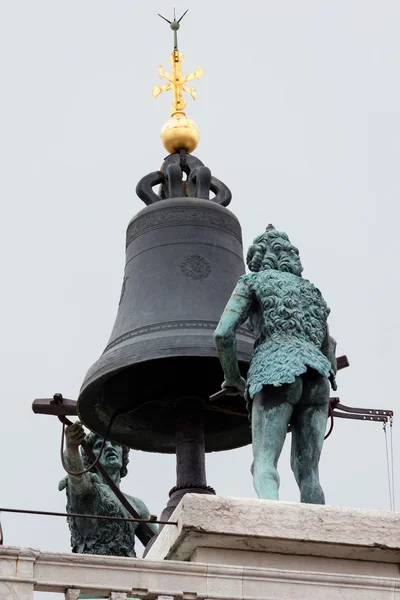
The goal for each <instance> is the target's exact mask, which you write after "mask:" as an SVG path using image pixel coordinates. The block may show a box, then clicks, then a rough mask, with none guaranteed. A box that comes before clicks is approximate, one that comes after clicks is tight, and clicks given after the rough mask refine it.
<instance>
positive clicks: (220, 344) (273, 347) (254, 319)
mask: <svg viewBox="0 0 400 600" xmlns="http://www.w3.org/2000/svg"><path fill="white" fill-rule="evenodd" d="M247 265H248V267H249V269H250V271H252V272H251V273H249V274H247V275H243V276H242V277H240V279H239V281H238V283H237V285H236V288H235V290H234V292H233V294H232V296H231V298H230V300H229V302H228V304H227V306H226V308H225V311H224V313H223V315H222V317H221V320H220V322H219V325H218V327H217V330H216V332H215V342H216V345H217V349H218V353H219V357H220V361H221V364H222V368H223V371H224V375H225V381H224V383H223V385H222V387H223V388H227V391H228V393H236V394H237V393H240V394H242V395H245V397H246V400H247V406H248V410H249V414H250V417H251V426H252V439H253V454H254V462H253V466H252V472H253V477H254V487H255V489H256V492H257V494H258V496H259V497H260V498H264V499H269V500H277V499H278V490H279V474H278V471H277V463H278V459H279V456H280V454H281V451H282V447H283V443H284V441H285V437H286V433H287V431H288V426H289V424H290V427H291V431H292V454H291V466H292V470H293V472H294V475H295V478H296V481H297V483H298V485H299V488H300V496H301V502H309V503H314V504H324V503H325V498H324V493H323V491H322V488H321V486H320V483H319V473H318V463H319V459H320V454H321V450H322V445H323V441H324V434H325V429H326V421H327V417H328V407H329V380H330V382H331V385H332V387H333V389H336V382H335V374H336V358H335V348H336V343H335V341H334V340H333V339H332V338H331V337H330V335H329V331H328V324H327V318H328V315H329V312H330V311H329V308H328V306H327V304H326V302H325V300H324V299H323V297H322V294H321V292H320V291H319V290H318V289H317V288H316V287H315V286H314V285H313V284H312V283H310V282H309V281H307V280H306V279H303V278H302V276H301V273H302V270H303V267H302V265H301V262H300V258H299V252H298V250H297V248H295V247H294V246H293V245H292V244H291V243H290V241H289V238H288V236H287V235H286V233H283V232H280V231H277V230H276V229H274V228H273V227H272V226H269V227H268V228H267V230H266V231H265V232H264V233H262V234H261V235H259V236H258V237H256V238H255V240H254V242H253V244H252V246H250V248H249V251H248V254H247ZM246 320H248V322H249V326H250V328H251V329H252V331H253V332H254V335H255V338H256V342H255V346H254V354H253V356H252V359H251V362H250V368H249V371H248V374H247V382H246V381H245V380H244V379H243V378H242V377H241V375H240V371H239V367H238V362H237V358H236V348H235V336H236V331H237V329H238V328H239V327H240V325H242V324H243V323H244V322H245V321H246Z"/></svg>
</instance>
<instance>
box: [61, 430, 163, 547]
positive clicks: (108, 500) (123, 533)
mask: <svg viewBox="0 0 400 600" xmlns="http://www.w3.org/2000/svg"><path fill="white" fill-rule="evenodd" d="M65 436H66V448H65V452H64V460H65V464H66V466H67V468H68V470H69V471H71V472H73V473H78V472H81V471H83V470H85V469H86V468H88V467H89V466H90V460H89V457H88V456H87V455H86V453H85V452H84V451H83V450H82V451H81V452H80V450H79V446H80V445H81V443H82V442H83V440H86V442H87V443H88V444H89V446H90V447H91V449H92V451H93V453H94V455H95V456H96V458H97V457H98V455H99V452H100V449H101V446H102V443H103V438H102V437H100V436H98V435H95V434H93V433H89V434H88V435H86V436H85V431H84V429H83V427H82V424H81V423H80V422H79V421H77V422H76V423H74V424H73V425H70V426H69V427H67V428H66V431H65ZM99 462H100V464H101V466H102V467H103V468H104V469H105V471H106V472H107V473H108V475H109V476H110V477H111V479H112V480H113V481H114V483H115V484H116V485H117V486H118V487H119V485H120V480H121V478H122V477H125V475H126V474H127V472H128V471H127V465H128V462H129V448H128V447H127V446H121V445H119V444H116V443H114V442H112V441H108V440H107V441H106V443H105V445H104V449H103V452H102V454H101V456H100V460H99ZM59 489H60V490H63V489H66V491H67V511H68V512H74V513H80V514H91V515H104V516H115V517H124V518H130V517H131V516H130V514H129V513H128V511H127V510H126V509H125V508H124V507H123V506H122V504H121V503H120V501H119V500H118V498H116V496H115V495H114V493H113V492H112V490H111V489H110V487H109V486H108V485H107V484H106V483H105V482H104V481H103V480H102V479H101V477H100V476H99V475H98V474H97V473H91V472H88V473H84V474H83V475H80V476H76V475H68V477H66V478H65V479H63V480H62V481H61V482H60V484H59ZM125 496H126V498H127V499H128V500H129V502H130V503H131V504H132V506H133V507H134V509H135V510H136V512H137V513H139V515H140V517H141V518H143V519H149V518H150V513H149V510H148V508H147V506H146V505H145V503H144V502H143V501H142V500H140V499H139V498H134V497H132V496H128V495H127V494H125ZM68 524H69V528H70V531H71V546H72V552H77V553H80V554H108V555H112V556H133V557H135V556H136V553H135V535H137V532H136V530H137V527H138V523H134V522H128V521H122V522H116V521H106V520H98V519H87V518H86V519H80V518H75V517H70V518H69V519H68ZM150 528H151V529H152V530H153V531H154V534H156V533H157V531H158V529H157V526H156V525H154V524H150ZM140 539H141V541H142V543H143V544H144V545H146V543H148V542H149V541H150V539H151V538H150V537H148V539H144V537H143V534H141V538H140Z"/></svg>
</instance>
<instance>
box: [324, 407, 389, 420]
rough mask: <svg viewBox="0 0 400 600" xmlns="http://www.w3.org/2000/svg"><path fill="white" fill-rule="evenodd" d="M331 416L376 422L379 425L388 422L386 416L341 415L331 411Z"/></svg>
mask: <svg viewBox="0 0 400 600" xmlns="http://www.w3.org/2000/svg"><path fill="white" fill-rule="evenodd" d="M333 416H334V417H335V418H336V417H339V419H355V420H356V421H378V422H380V423H387V422H388V421H389V417H388V416H383V415H361V414H358V413H357V414H354V413H353V414H352V413H341V412H337V411H336V410H334V411H333Z"/></svg>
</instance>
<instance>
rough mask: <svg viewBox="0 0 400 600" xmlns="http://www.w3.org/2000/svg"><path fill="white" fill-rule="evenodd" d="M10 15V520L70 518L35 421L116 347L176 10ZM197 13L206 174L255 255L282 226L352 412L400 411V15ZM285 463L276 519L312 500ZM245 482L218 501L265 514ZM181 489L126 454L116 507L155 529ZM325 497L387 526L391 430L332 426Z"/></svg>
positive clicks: (85, 9)
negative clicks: (128, 250) (26, 512)
mask: <svg viewBox="0 0 400 600" xmlns="http://www.w3.org/2000/svg"><path fill="white" fill-rule="evenodd" d="M0 7H1V14H0V54H1V57H2V59H1V72H0V78H1V87H2V92H1V94H0V131H1V147H0V160H1V164H2V169H1V170H2V176H1V178H0V197H1V202H2V220H1V228H2V233H1V236H0V244H1V254H2V257H3V266H2V286H1V289H2V292H1V293H2V297H1V300H2V310H1V327H0V331H1V334H2V343H1V347H0V352H1V365H2V377H1V383H0V385H1V432H0V457H1V459H0V460H1V465H0V475H1V501H0V504H1V505H2V506H6V507H20V508H31V509H42V510H53V511H54V510H59V511H60V510H63V509H64V508H65V497H64V496H63V494H62V493H61V492H58V490H57V484H58V481H59V479H61V478H62V477H63V470H62V467H61V464H60V459H59V441H60V439H59V438H60V425H59V423H58V421H57V420H56V419H55V418H53V417H43V416H36V415H33V413H32V411H31V403H32V400H33V399H34V398H35V397H41V396H42V397H43V396H51V395H52V394H53V393H54V392H61V393H63V394H64V396H66V397H69V398H76V397H77V395H78V391H79V388H80V385H81V383H82V380H83V377H84V375H85V372H86V370H87V369H88V367H89V366H91V365H92V363H93V362H94V361H95V360H97V358H98V357H99V355H100V354H101V352H102V350H103V348H104V346H105V344H106V342H107V340H108V337H109V335H110V333H111V329H112V326H113V322H114V318H115V315H116V311H117V306H118V300H119V295H120V290H121V283H122V277H123V270H124V261H125V255H124V252H125V249H124V246H125V230H126V226H127V224H128V222H129V220H130V219H131V218H132V216H133V215H134V214H135V213H136V212H137V211H138V210H140V209H141V208H142V206H143V205H142V203H141V202H140V200H139V199H138V198H136V197H135V194H134V189H135V186H136V183H137V181H138V180H139V179H140V178H141V177H142V176H143V175H145V174H147V173H149V172H150V171H154V170H156V169H157V168H159V166H160V164H161V162H162V159H163V157H164V155H165V151H164V149H163V148H162V146H161V143H160V141H159V130H160V129H161V126H162V124H163V123H164V122H165V121H166V120H167V118H168V117H169V109H170V105H171V100H172V98H171V95H170V94H164V95H163V96H161V97H159V98H158V99H157V100H154V99H153V98H152V95H151V90H152V87H153V85H155V84H157V83H158V82H159V79H158V74H157V67H158V65H159V64H161V63H162V64H163V66H164V67H165V68H169V63H168V59H169V55H170V52H171V50H172V33H171V31H170V30H169V29H168V25H167V24H166V23H165V22H163V21H162V20H161V19H159V17H157V12H162V13H163V14H165V15H166V16H167V17H171V16H172V5H170V4H169V3H168V2H165V0H163V1H161V0H160V1H154V0H146V1H143V2H141V3H139V2H137V1H136V0H113V1H111V0H68V1H67V0H56V1H55V0H35V1H33V0H0ZM186 8H190V11H189V13H188V15H187V16H186V17H185V20H184V22H183V26H182V29H181V34H180V49H181V50H182V51H183V52H184V54H185V58H184V69H185V72H186V71H191V70H194V69H195V68H196V67H197V66H198V65H201V66H202V67H203V68H204V77H203V79H202V80H201V81H200V82H196V87H197V92H198V99H197V101H196V102H193V101H192V100H191V99H190V98H189V99H188V107H187V114H188V116H190V117H191V118H193V119H194V120H195V121H196V123H197V124H198V126H199V128H200V133H201V142H200V145H199V147H198V149H197V151H196V155H197V156H198V157H199V158H200V159H201V160H202V161H203V162H204V163H205V164H206V165H207V166H209V167H210V168H211V170H212V172H213V174H214V175H215V176H216V177H218V178H220V179H222V180H223V181H224V182H225V183H226V184H227V185H228V186H229V187H230V188H231V190H232V192H233V202H232V204H231V209H232V210H233V212H234V213H235V214H236V215H237V216H238V218H239V220H240V222H241V225H242V228H243V237H244V246H245V248H247V246H248V245H249V243H250V242H251V241H252V239H253V237H254V236H255V235H257V234H258V233H260V231H262V230H263V229H264V227H265V226H266V225H267V224H268V223H270V222H271V223H273V224H274V225H275V226H276V227H277V228H280V229H283V230H285V231H287V232H288V233H289V235H290V237H291V239H292V241H293V242H294V243H295V244H296V245H297V246H298V247H299V249H300V253H301V258H302V262H303V265H304V275H305V277H307V278H309V279H310V280H311V281H313V282H314V283H316V285H317V286H318V287H319V288H320V289H321V291H322V292H323V294H324V296H325V298H326V300H327V302H328V304H329V306H330V307H331V310H332V313H331V317H330V324H331V332H332V334H333V335H334V336H335V337H336V339H337V341H338V354H344V353H346V354H347V355H348V357H349V360H350V362H351V367H350V368H349V369H347V370H345V371H342V372H340V373H339V375H338V385H339V389H338V394H339V395H340V398H341V400H342V402H343V403H345V404H350V405H355V406H367V407H374V408H375V407H381V408H392V409H394V410H395V411H397V410H398V407H399V401H398V392H397V390H398V383H397V377H398V371H399V359H398V346H399V343H398V339H399V326H400V317H399V309H398V306H399V290H400V282H399V263H398V256H399V252H398V248H399V237H400V234H399V228H398V221H399V212H400V211H399V204H398V199H399V150H400V85H399V67H400V64H399V63H400V36H399V34H398V31H399V18H400V4H399V2H398V0H393V1H388V0H379V2H378V1H377V0H375V1H371V0H314V1H311V0H301V1H299V0H258V1H248V2H243V1H242V2H238V1H235V0H230V2H229V3H228V2H211V1H209V0H202V1H201V2H200V1H197V2H196V1H195V0H187V1H185V3H184V4H178V5H177V13H179V14H180V13H182V12H183V11H184V10H185V9H186ZM399 414H400V413H399ZM288 441H290V440H288ZM288 447H289V444H287V445H286V447H285V450H284V453H283V455H282V458H281V461H280V467H279V470H280V473H281V498H282V499H284V500H293V501H297V500H298V491H297V487H296V485H295V483H294V480H293V476H292V474H291V471H290V467H289V454H288ZM394 448H395V455H397V454H398V451H399V450H400V436H399V427H398V426H397V424H396V421H395V426H394ZM250 463H251V448H250V447H247V448H243V449H240V450H236V451H231V452H224V453H220V454H212V455H209V456H208V457H207V470H208V483H209V484H210V485H213V486H215V487H216V489H217V493H218V494H220V495H226V496H241V497H255V492H254V490H253V487H252V479H251V475H250V471H249V468H250ZM397 464H398V463H397ZM395 467H396V465H395ZM174 470H175V458H174V457H173V456H163V455H155V454H154V455H152V454H145V453H139V452H132V453H131V462H130V470H129V474H128V476H127V477H126V479H125V480H124V481H123V486H122V487H123V489H124V490H125V491H126V492H129V493H130V494H132V495H135V496H139V497H140V498H142V499H143V500H144V501H145V502H146V503H147V504H148V506H149V508H150V509H151V511H152V512H154V513H157V514H160V512H161V510H162V508H163V507H164V505H165V503H166V501H167V498H168V490H169V489H170V488H171V487H172V486H173V485H174V483H175V475H174ZM396 476H397V487H398V488H399V485H400V481H399V477H398V472H396ZM321 480H322V483H323V487H324V490H325V495H326V500H327V503H328V504H333V505H340V506H352V507H368V508H373V509H388V507H389V498H388V489H387V488H388V482H387V472H386V461H385V446H384V435H383V433H382V427H381V425H380V424H373V423H363V422H356V421H351V422H350V421H344V420H341V421H339V420H337V422H336V424H335V430H334V433H333V435H332V436H331V437H330V438H329V440H328V441H327V442H326V444H325V446H324V450H323V456H322V460H321ZM2 523H3V528H4V535H5V543H6V544H9V545H21V546H33V547H40V548H41V549H42V550H48V551H61V552H67V551H69V532H68V529H67V525H66V523H65V522H64V520H63V519H55V518H53V519H52V518H40V517H28V516H19V517H12V516H9V515H4V514H3V516H2ZM38 597H39V596H38ZM47 598H48V599H49V598H50V597H49V596H47Z"/></svg>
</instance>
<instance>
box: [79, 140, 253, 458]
mask: <svg viewBox="0 0 400 600" xmlns="http://www.w3.org/2000/svg"><path fill="white" fill-rule="evenodd" d="M156 185H160V191H159V194H156V193H155V192H154V191H153V187H154V186H156ZM136 191H137V194H138V196H139V197H140V198H141V199H142V200H143V202H144V203H145V204H146V207H145V208H144V209H143V210H141V211H140V212H139V213H138V214H137V215H136V216H135V217H133V219H132V220H131V222H130V223H129V225H128V229H127V234H126V265H125V275H124V280H123V283H122V291H121V299H120V303H119V309H118V313H117V318H116V321H115V324H114V328H113V331H112V333H111V337H110V340H109V342H108V344H107V346H106V348H105V350H104V352H103V354H102V355H101V357H100V358H99V360H98V361H97V362H95V363H94V365H93V366H92V367H91V368H90V369H89V371H88V373H87V375H86V377H85V380H84V382H83V385H82V388H81V391H80V395H79V399H78V413H79V416H80V418H81V420H82V421H83V423H84V424H85V425H86V426H87V427H89V428H90V429H92V430H93V431H95V432H96V433H99V434H101V435H104V434H105V432H106V430H107V427H108V425H109V423H110V420H111V418H112V417H113V415H114V413H115V411H116V410H121V411H122V412H124V413H125V414H123V415H120V416H118V417H117V418H116V419H115V421H114V422H113V424H112V430H111V434H110V435H111V437H112V439H114V440H115V441H117V442H119V443H122V444H126V445H128V446H130V447H131V448H135V449H138V450H146V451H150V452H163V453H173V452H175V429H176V420H175V404H176V402H177V401H178V400H179V399H182V398H186V399H187V400H186V401H187V402H190V398H191V397H194V396H196V397H197V398H198V397H201V398H203V399H204V408H205V410H204V434H205V449H206V451H208V452H211V451H214V450H228V449H231V448H237V447H240V446H243V445H245V444H248V443H249V442H250V441H251V432H250V428H249V423H248V420H247V418H243V413H245V406H244V400H243V398H241V397H233V396H230V397H228V398H229V400H228V407H229V409H230V410H227V411H226V412H225V411H224V412H220V411H219V410H218V406H216V403H209V402H208V398H209V396H210V395H211V394H213V393H215V392H216V391H217V390H218V389H220V386H221V383H222V380H223V373H222V369H221V366H220V363H219V360H218V357H217V354H216V350H215V346H214V342H213V332H214V330H215V328H216V326H217V323H218V321H219V318H220V316H221V314H222V311H223V309H224V306H225V304H226V302H227V300H228V298H229V296H230V294H231V293H232V290H233V288H234V286H235V284H236V282H237V279H238V277H239V276H240V275H242V274H243V273H244V270H245V269H244V262H243V248H242V235H241V227H240V224H239V221H238V220H237V218H236V217H235V215H233V214H232V213H231V212H230V211H229V210H228V209H227V208H226V206H227V205H228V204H229V203H230V200H231V193H230V191H229V189H228V188H227V187H226V186H225V185H224V184H223V183H222V182H220V181H219V180H217V179H216V178H214V177H212V176H211V173H210V170H209V169H208V168H207V167H205V166H204V165H203V164H202V163H201V161H200V160H198V159H197V158H195V157H194V156H192V155H186V153H185V152H181V153H180V154H172V155H170V156H169V157H167V159H166V160H165V162H164V164H163V165H162V168H161V170H160V171H156V172H154V173H151V174H149V175H147V176H146V177H144V178H143V179H142V180H141V181H140V182H139V184H138V186H137V188H136ZM211 195H215V196H214V197H212V198H210V196H211ZM252 350H253V338H252V335H251V333H250V331H249V330H248V329H247V328H246V327H243V328H242V329H241V331H240V333H239V334H238V342H237V352H238V359H239V362H240V366H241V369H242V371H243V375H245V374H246V371H247V367H248V363H249V361H250V357H251V354H252ZM224 406H225V407H226V406H227V404H226V401H225V405H224ZM125 409H126V410H125ZM235 411H238V412H241V413H242V415H239V416H237V415H236V414H234V412H235ZM231 413H233V414H231Z"/></svg>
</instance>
